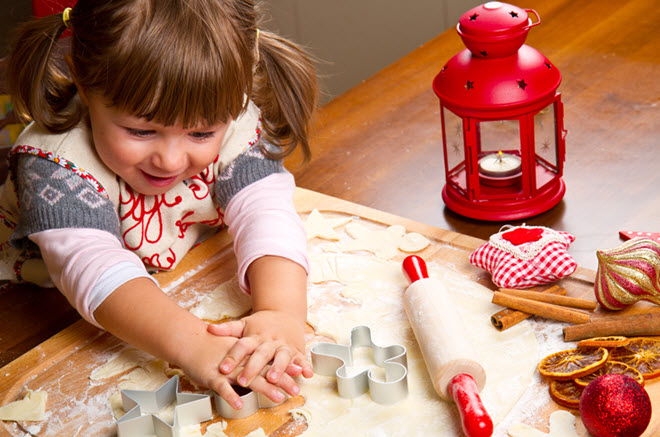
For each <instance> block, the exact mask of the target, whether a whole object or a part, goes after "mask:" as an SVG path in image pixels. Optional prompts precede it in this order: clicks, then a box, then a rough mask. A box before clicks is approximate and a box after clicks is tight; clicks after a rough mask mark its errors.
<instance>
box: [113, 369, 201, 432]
mask: <svg viewBox="0 0 660 437" xmlns="http://www.w3.org/2000/svg"><path fill="white" fill-rule="evenodd" d="M121 398H122V403H123V408H124V411H127V413H126V414H124V415H123V416H122V417H121V418H120V419H119V420H117V436H118V437H143V436H145V437H146V436H150V437H151V436H154V435H156V436H157V437H179V435H180V429H181V427H184V426H188V425H195V424H199V423H201V422H205V421H207V420H211V419H213V410H212V408H211V398H210V396H209V395H200V394H194V393H179V376H178V375H175V376H173V377H172V378H170V380H169V381H167V382H166V383H165V384H163V385H162V386H160V387H159V388H158V389H157V390H155V391H148V390H122V391H121ZM172 402H176V406H175V407H174V421H173V423H172V425H170V424H168V423H167V422H165V421H163V420H162V419H161V418H159V417H158V416H156V413H158V412H159V411H161V410H162V409H163V408H165V407H167V406H168V405H170V404H171V403H172ZM143 413H146V415H143Z"/></svg>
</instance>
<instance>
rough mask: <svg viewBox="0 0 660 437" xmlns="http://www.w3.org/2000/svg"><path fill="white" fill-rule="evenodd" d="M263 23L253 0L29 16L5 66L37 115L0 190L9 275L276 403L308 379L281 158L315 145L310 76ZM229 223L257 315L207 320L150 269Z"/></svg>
mask: <svg viewBox="0 0 660 437" xmlns="http://www.w3.org/2000/svg"><path fill="white" fill-rule="evenodd" d="M256 21H257V13H256V11H255V5H254V3H253V1H251V0H195V1H190V0H158V1H157V0H107V1H103V2H99V1H94V0H79V1H78V2H77V4H76V5H75V7H73V8H72V9H67V10H65V12H64V13H63V14H62V15H59V14H58V15H52V16H47V17H44V18H42V19H39V20H36V21H33V22H30V23H27V24H26V25H24V26H23V27H22V28H21V29H20V31H19V32H18V34H17V37H16V39H15V43H14V45H13V47H12V51H11V55H10V59H9V62H8V65H9V70H8V72H7V80H8V85H9V87H10V91H11V94H12V97H13V103H14V107H15V108H16V111H17V112H18V113H19V114H20V115H21V116H22V117H23V118H24V120H26V121H31V123H30V124H29V126H28V127H27V128H26V129H25V131H24V132H23V134H22V135H21V137H20V138H19V139H18V141H17V143H16V145H15V146H14V148H13V149H12V151H11V153H10V176H9V177H8V179H7V182H6V184H5V186H4V189H3V193H2V199H1V201H0V218H2V220H0V224H1V226H0V228H2V231H1V232H0V234H2V235H0V237H3V239H2V240H1V241H5V243H4V244H3V246H2V249H3V251H2V253H3V255H4V260H3V261H4V265H5V268H4V275H5V278H4V279H10V280H13V281H31V282H35V283H38V284H41V285H48V284H49V283H50V281H52V284H54V285H55V286H56V287H57V288H58V289H59V290H60V291H61V292H62V293H63V294H64V295H65V296H66V297H67V298H68V300H69V301H70V302H71V304H72V305H74V306H75V308H76V309H77V310H78V311H79V312H80V314H81V315H82V316H83V317H84V318H85V319H87V320H88V321H89V322H91V323H93V324H95V325H97V326H100V327H103V328H104V329H106V330H108V331H109V332H111V333H113V334H114V335H116V336H117V337H119V338H121V339H123V340H125V341H126V342H128V343H131V344H133V345H135V346H137V347H139V348H141V349H143V350H145V351H148V352H150V353H152V354H154V355H156V356H158V357H160V358H162V359H164V360H166V361H168V362H170V363H173V364H175V365H178V366H180V367H181V368H182V369H183V370H184V371H185V373H186V375H188V377H189V378H190V379H191V380H192V381H194V382H195V383H197V384H200V385H202V386H205V387H209V388H211V389H213V390H215V391H216V392H218V393H219V394H220V395H221V396H222V397H223V398H224V399H225V400H226V401H228V402H229V403H230V404H231V405H232V406H234V408H240V407H241V400H240V398H239V396H238V395H237V394H236V393H235V392H234V390H233V389H232V387H231V384H233V383H236V382H237V383H238V384H240V385H243V386H248V387H250V388H252V389H253V390H255V391H259V392H262V393H264V394H265V395H267V396H268V397H269V398H270V399H272V400H273V401H276V402H278V401H282V400H283V399H284V394H283V393H282V391H281V390H284V391H286V392H287V393H289V394H291V395H296V394H297V393H298V391H299V389H298V386H297V384H296V382H295V380H294V379H293V377H295V376H298V375H300V374H302V375H303V376H305V377H310V376H311V375H312V371H311V366H310V365H309V363H308V362H307V360H306V359H305V356H304V338H303V332H304V326H305V320H306V273H307V268H308V264H307V259H306V253H305V247H306V239H305V235H304V230H303V228H302V226H301V223H300V220H299V217H298V215H297V214H296V212H295V209H294V207H293V202H292V194H293V189H294V181H293V177H292V176H291V174H289V173H288V172H286V170H285V169H284V167H283V165H282V158H283V157H284V156H286V155H287V154H288V153H290V152H291V151H292V150H293V149H294V148H295V147H297V146H299V147H301V148H302V150H303V152H304V156H305V158H308V156H309V146H308V139H307V136H308V131H309V127H310V120H311V117H312V115H313V111H314V109H315V107H316V99H317V83H316V77H315V72H314V68H313V65H312V63H311V61H310V60H309V58H308V57H307V56H306V55H305V54H304V53H303V52H302V51H301V50H300V49H299V48H298V47H297V46H295V45H293V44H292V43H290V42H288V41H286V40H284V39H282V38H280V37H277V36H276V35H274V34H271V33H267V32H259V31H258V30H257V22H256ZM65 30H66V31H67V32H70V38H69V37H67V38H61V35H62V33H63V32H64V31H65ZM69 40H70V44H69V43H68V41H69ZM222 225H226V226H227V227H228V231H229V233H230V234H231V235H232V236H233V238H234V250H235V254H236V257H237V260H238V277H239V283H240V285H241V287H242V288H243V289H244V290H245V291H246V292H247V293H250V294H251V297H252V304H253V312H252V314H251V315H249V316H247V317H245V318H244V319H242V320H240V321H237V322H232V323H229V324H227V325H226V326H222V325H220V326H218V327H213V326H211V327H207V324H206V323H204V322H203V321H201V320H199V319H198V318H196V317H195V316H193V315H192V314H190V313H189V312H188V311H186V310H184V309H182V308H181V307H179V306H178V305H177V304H176V303H174V302H173V301H171V300H170V299H169V298H168V297H167V295H165V294H164V293H163V292H162V291H161V290H160V288H159V287H158V284H157V283H156V282H155V281H154V280H153V279H152V278H151V276H150V275H149V273H148V271H156V270H162V269H172V268H174V267H175V266H176V265H177V263H178V262H179V261H180V259H181V258H182V257H183V255H184V254H185V253H186V252H187V251H188V250H189V249H190V248H191V247H192V246H193V245H194V244H195V243H196V242H197V241H198V240H199V239H200V238H202V237H203V236H204V235H205V234H207V233H208V231H209V230H210V229H217V228H218V227H220V226H222ZM145 266H146V268H145Z"/></svg>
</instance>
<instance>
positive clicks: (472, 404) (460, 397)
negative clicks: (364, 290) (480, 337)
mask: <svg viewBox="0 0 660 437" xmlns="http://www.w3.org/2000/svg"><path fill="white" fill-rule="evenodd" d="M402 266H403V272H404V274H405V275H406V276H407V277H408V280H409V281H410V283H411V284H412V283H413V282H415V281H418V280H420V279H424V278H428V277H429V274H428V269H427V268H426V262H425V261H424V259H423V258H421V257H419V256H417V255H410V256H408V257H406V258H405V259H404V260H403V264H402ZM448 391H449V393H451V397H452V398H453V399H454V402H456V405H457V406H458V412H459V413H460V415H461V425H462V427H463V432H464V433H465V435H466V436H467V437H490V436H492V435H493V421H492V419H491V418H490V416H489V415H488V411H486V408H485V407H484V405H483V403H482V402H481V398H480V397H479V388H478V387H477V383H476V382H475V380H474V378H473V377H472V376H470V375H468V374H467V373H461V374H458V375H456V376H454V377H453V378H452V379H451V381H450V382H449V390H448Z"/></svg>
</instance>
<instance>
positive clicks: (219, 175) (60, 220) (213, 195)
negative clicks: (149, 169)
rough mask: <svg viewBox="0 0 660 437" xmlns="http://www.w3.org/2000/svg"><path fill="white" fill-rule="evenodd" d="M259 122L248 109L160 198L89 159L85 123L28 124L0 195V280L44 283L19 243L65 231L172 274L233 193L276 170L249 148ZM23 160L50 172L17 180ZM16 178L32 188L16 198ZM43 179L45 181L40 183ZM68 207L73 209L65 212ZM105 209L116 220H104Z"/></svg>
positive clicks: (26, 172) (26, 173)
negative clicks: (196, 169) (208, 155)
mask: <svg viewBox="0 0 660 437" xmlns="http://www.w3.org/2000/svg"><path fill="white" fill-rule="evenodd" d="M259 116H260V114H259V109H258V108H257V107H256V106H255V105H254V104H253V103H252V102H250V104H249V105H248V108H247V109H246V110H245V111H244V112H243V114H241V115H240V116H239V117H238V118H237V119H236V120H234V121H232V122H231V123H230V126H229V127H228V129H227V132H226V133H225V136H224V139H223V143H222V146H221V148H220V153H219V154H218V156H217V157H216V159H215V160H214V161H213V162H212V163H211V164H209V166H208V167H207V168H206V169H204V171H202V172H201V173H199V174H197V175H195V176H193V177H192V178H189V179H186V180H185V181H183V182H181V183H179V184H178V185H176V186H175V187H173V188H172V189H171V190H170V191H168V192H167V193H165V194H160V195H144V194H141V193H137V192H135V191H133V190H132V189H131V187H130V186H129V185H127V184H126V183H125V182H124V181H123V180H121V179H120V178H119V177H118V176H117V175H116V174H114V173H113V172H112V171H111V170H110V169H109V168H108V167H107V166H106V165H105V164H104V163H103V162H102V161H101V159H100V158H99V156H98V154H97V153H96V150H95V148H94V144H93V142H92V139H91V132H90V130H89V128H88V127H87V125H86V124H85V123H81V124H80V125H78V126H77V127H75V128H74V129H72V130H70V131H68V132H65V133H62V134H52V133H50V132H48V131H45V130H43V129H40V128H39V127H38V126H36V125H35V124H34V123H32V124H30V125H29V126H28V127H27V128H26V129H25V130H24V132H23V133H22V134H21V135H20V136H19V138H18V140H17V142H16V145H15V146H14V147H13V148H12V150H11V152H10V175H9V177H8V178H7V182H6V183H5V186H4V188H3V190H2V195H1V196H0V242H1V243H2V244H1V245H0V251H1V252H2V258H4V259H3V260H2V261H3V262H2V264H3V266H2V268H0V275H1V277H0V279H9V280H12V281H30V282H37V283H39V282H40V281H42V282H43V280H44V279H47V274H46V276H44V272H43V262H41V264H39V262H37V263H36V265H35V263H34V262H33V260H35V259H36V260H39V253H38V248H36V247H35V246H34V245H33V244H31V242H29V241H27V239H26V237H27V236H28V235H29V234H31V233H34V232H38V231H40V230H46V229H55V228H64V227H95V228H99V229H105V230H109V231H110V232H113V233H115V234H116V235H117V237H118V238H119V239H120V240H121V242H122V244H123V245H124V246H125V247H126V248H127V249H129V250H131V251H134V252H135V253H136V254H137V255H138V256H139V257H140V258H141V259H142V261H143V262H144V263H145V265H146V266H147V268H148V269H150V270H152V271H157V270H169V269H173V268H174V267H176V265H177V264H178V263H179V261H180V260H181V258H182V257H183V256H184V255H185V254H186V253H187V252H188V251H189V250H190V248H191V247H192V246H193V245H194V244H195V243H196V242H197V241H199V239H200V238H201V237H202V236H203V235H204V234H205V233H207V232H209V230H210V228H214V227H218V226H221V225H222V224H223V208H224V207H225V206H226V204H227V203H228V201H229V199H230V198H231V196H232V195H233V194H235V193H236V192H238V190H240V188H242V187H243V186H245V185H247V184H249V183H251V182H254V181H255V180H258V179H259V178H261V177H264V176H265V175H267V174H269V173H272V172H278V171H283V167H282V166H281V162H279V161H271V160H268V159H267V158H265V157H264V156H263V154H261V152H260V150H259V148H258V147H253V146H255V145H256V144H257V142H258V141H259V140H260V129H261V123H260V119H259ZM26 154H27V155H31V156H36V157H39V158H43V159H45V160H48V161H49V163H48V165H49V166H50V167H49V168H50V169H55V171H54V172H53V171H50V172H49V173H50V174H43V173H44V172H43V171H40V170H39V169H41V168H43V164H44V161H40V160H37V162H38V163H41V164H40V165H39V166H37V165H33V167H34V168H37V170H34V171H32V170H30V168H27V169H25V168H22V169H21V172H20V175H19V174H18V173H19V172H17V168H16V167H17V166H16V161H17V159H16V158H17V157H19V156H25V155H26ZM239 157H241V158H242V159H237V158H239ZM52 163H55V164H57V166H54V165H52ZM254 163H257V164H256V166H255V164H254ZM19 177H20V178H21V179H20V180H21V182H20V184H22V186H24V187H28V188H29V186H30V183H34V184H35V186H38V187H39V188H38V189H37V190H36V191H35V192H31V190H29V189H23V190H22V192H21V193H18V191H17V188H18V179H19ZM44 178H46V179H47V180H48V181H50V182H48V183H44ZM74 196H75V199H74V198H73V197H74ZM74 200H75V204H76V205H78V206H76V207H72V205H73V203H72V202H74ZM21 202H23V203H25V204H24V205H21V204H20V203H21ZM67 205H68V207H67ZM79 205H82V207H80V206H79ZM111 209H114V211H115V212H116V214H113V213H111V212H110V213H108V212H109V211H111ZM101 211H103V213H101ZM117 219H118V226H117ZM39 261H40V260H39ZM26 266H29V267H30V268H29V269H28V268H26ZM39 269H42V271H39ZM33 270H34V271H33Z"/></svg>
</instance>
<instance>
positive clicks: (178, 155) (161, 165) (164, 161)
mask: <svg viewBox="0 0 660 437" xmlns="http://www.w3.org/2000/svg"><path fill="white" fill-rule="evenodd" d="M187 156H188V154H187V153H186V150H185V147H183V146H182V145H180V144H178V143H177V142H176V141H171V142H168V143H165V144H162V145H161V147H158V149H157V150H156V151H155V152H154V154H153V155H152V164H153V165H154V167H156V168H158V169H159V170H160V171H162V172H163V173H166V174H174V173H179V172H180V171H181V169H184V168H186V166H187V162H186V159H187Z"/></svg>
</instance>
